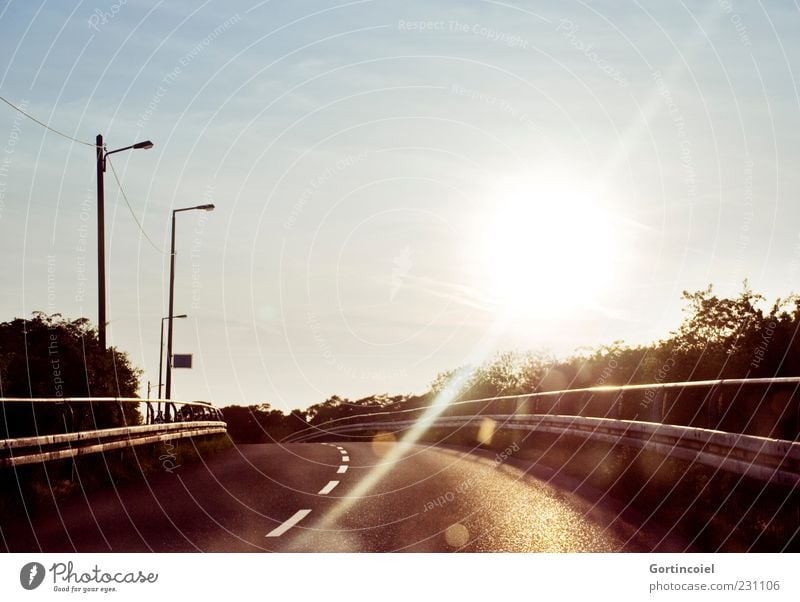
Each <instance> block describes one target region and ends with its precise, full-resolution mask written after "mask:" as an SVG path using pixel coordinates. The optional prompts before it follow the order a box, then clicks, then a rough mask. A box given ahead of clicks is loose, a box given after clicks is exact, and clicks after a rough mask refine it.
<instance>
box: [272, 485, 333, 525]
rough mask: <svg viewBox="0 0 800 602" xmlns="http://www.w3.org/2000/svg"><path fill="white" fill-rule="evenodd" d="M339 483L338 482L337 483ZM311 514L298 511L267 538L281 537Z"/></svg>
mask: <svg viewBox="0 0 800 602" xmlns="http://www.w3.org/2000/svg"><path fill="white" fill-rule="evenodd" d="M337 482H338V481H337ZM329 484H330V483H329ZM309 514H311V510H310V509H308V510H298V511H297V512H295V513H294V514H292V516H291V517H289V518H288V519H286V520H285V521H284V522H283V523H281V524H280V525H278V526H277V527H275V528H274V529H273V530H272V531H270V532H269V533H267V534H266V536H265V537H280V536H281V535H283V534H284V533H286V532H287V531H288V530H289V529H291V528H292V527H294V526H295V525H296V524H297V523H299V522H300V521H301V520H303V519H304V518H305V517H306V516H308V515H309Z"/></svg>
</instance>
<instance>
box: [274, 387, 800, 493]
mask: <svg viewBox="0 0 800 602" xmlns="http://www.w3.org/2000/svg"><path fill="white" fill-rule="evenodd" d="M799 392H800V377H782V378H754V379H724V380H706V381H689V382H674V383H654V384H641V385H622V386H602V387H591V388H581V389H564V390H559V391H537V392H533V393H528V394H522V395H506V396H499V397H487V398H481V399H470V400H465V401H458V402H453V403H449V404H445V405H441V406H436V405H428V406H423V407H412V408H405V409H400V410H389V411H378V412H367V413H362V414H354V415H351V416H345V417H342V418H337V419H334V420H330V421H328V422H325V423H322V424H319V425H312V426H309V427H308V428H306V429H303V430H301V431H298V432H296V433H294V434H292V435H290V436H289V437H287V438H286V439H285V440H286V441H287V442H291V441H308V440H313V439H316V438H319V437H322V436H325V435H329V434H344V433H357V432H358V431H374V430H375V429H380V430H388V431H394V430H404V429H406V428H409V427H411V426H413V425H417V424H418V419H419V420H423V421H424V422H425V424H426V425H429V426H431V427H452V428H465V427H473V426H474V425H475V424H476V423H481V422H483V421H484V420H486V419H491V420H494V421H495V422H496V423H497V428H500V429H508V430H523V431H536V432H543V433H551V434H556V435H559V436H574V437H580V438H584V439H592V440H595V441H604V442H608V443H612V444H619V445H627V446H631V447H635V448H642V449H647V450H650V451H653V452H657V453H659V454H662V455H665V456H670V457H674V458H680V459H682V460H686V461H689V462H695V463H699V464H703V465H706V466H711V467H714V468H719V469H721V470H726V471H730V472H734V473H738V474H743V475H747V476H749V477H752V478H756V479H760V480H763V481H772V482H778V483H782V484H789V485H794V486H800V442H798V439H800V395H799V394H798V393H799Z"/></svg>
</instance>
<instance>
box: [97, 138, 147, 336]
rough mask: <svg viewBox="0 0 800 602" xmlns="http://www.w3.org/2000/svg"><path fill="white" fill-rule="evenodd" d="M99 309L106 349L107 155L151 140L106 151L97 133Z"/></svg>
mask: <svg viewBox="0 0 800 602" xmlns="http://www.w3.org/2000/svg"><path fill="white" fill-rule="evenodd" d="M96 142H97V143H96V146H97V149H96V150H97V311H98V314H99V315H98V322H99V323H98V324H97V328H98V332H99V334H100V349H101V350H102V351H105V350H106V242H105V238H106V235H105V223H106V217H105V191H104V184H103V174H104V173H105V172H106V157H108V156H109V155H113V154H114V153H121V152H122V151H126V150H130V149H132V148H134V149H139V148H153V143H152V142H150V141H149V140H145V141H144V142H137V143H136V144H131V145H130V146H125V147H123V148H118V149H116V150H112V151H106V147H105V146H104V145H103V136H102V134H97V139H96Z"/></svg>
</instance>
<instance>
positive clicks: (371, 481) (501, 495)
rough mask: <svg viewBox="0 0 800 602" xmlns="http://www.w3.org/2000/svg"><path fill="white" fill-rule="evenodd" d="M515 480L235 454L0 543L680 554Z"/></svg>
mask: <svg viewBox="0 0 800 602" xmlns="http://www.w3.org/2000/svg"><path fill="white" fill-rule="evenodd" d="M175 464H177V465H180V458H178V459H176V461H175ZM524 468H525V467H524V465H522V464H520V463H519V462H515V461H511V459H509V460H508V461H505V462H503V463H498V462H496V461H494V460H493V457H492V456H489V455H488V454H481V453H467V452H466V451H460V450H454V449H447V448H439V447H425V446H421V445H412V446H407V447H405V446H404V447H400V446H399V445H398V444H395V443H391V442H376V443H352V442H343V443H306V444H291V445H283V446H281V445H276V444H265V445H241V446H238V447H236V448H234V449H230V450H227V451H225V452H222V453H220V454H217V455H214V456H211V457H210V458H208V459H207V460H206V461H204V462H202V461H201V462H195V463H192V464H187V465H183V466H180V467H179V468H177V469H174V470H173V471H172V473H168V472H163V473H159V474H157V475H154V476H152V477H151V478H149V479H148V481H147V482H146V483H145V484H141V483H139V484H136V485H130V486H126V487H120V488H117V489H116V490H105V491H99V492H91V493H88V494H86V495H83V496H75V497H74V498H72V499H71V500H69V501H68V502H66V503H64V504H62V505H60V506H59V507H58V508H57V509H55V508H54V509H51V510H50V511H47V512H43V513H40V514H39V515H36V516H32V517H30V519H28V518H23V519H22V520H20V519H19V518H18V517H17V518H15V519H13V520H11V519H9V517H0V533H1V534H2V539H0V542H2V543H3V544H4V545H5V547H6V549H7V551H9V552H37V551H43V552H147V551H155V552H193V551H205V552H247V551H292V552H386V551H409V552H440V551H469V552H489V551H492V552H616V551H634V552H644V551H684V550H685V546H684V545H683V543H682V542H680V541H676V540H675V538H674V537H669V538H665V537H663V536H662V534H661V533H658V532H654V531H653V529H652V528H649V529H648V530H647V531H645V530H642V529H638V528H637V527H636V523H635V522H633V523H632V522H630V521H629V520H626V519H625V518H623V516H622V514H621V513H620V509H619V507H617V506H615V505H614V504H613V503H611V502H607V501H604V502H603V503H602V504H596V503H593V501H592V500H587V499H586V497H585V494H583V497H582V496H579V495H577V494H575V493H572V492H571V491H570V489H571V488H569V489H565V488H564V487H563V482H559V485H561V487H557V486H556V485H555V484H554V483H555V482H553V483H550V482H548V481H547V480H543V479H541V478H536V477H534V476H532V475H531V474H526V471H525V470H524ZM626 516H627V515H626Z"/></svg>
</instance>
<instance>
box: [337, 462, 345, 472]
mask: <svg viewBox="0 0 800 602" xmlns="http://www.w3.org/2000/svg"><path fill="white" fill-rule="evenodd" d="M346 472H347V464H342V465H341V466H340V467H339V470H337V471H336V474H344V473H346Z"/></svg>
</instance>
